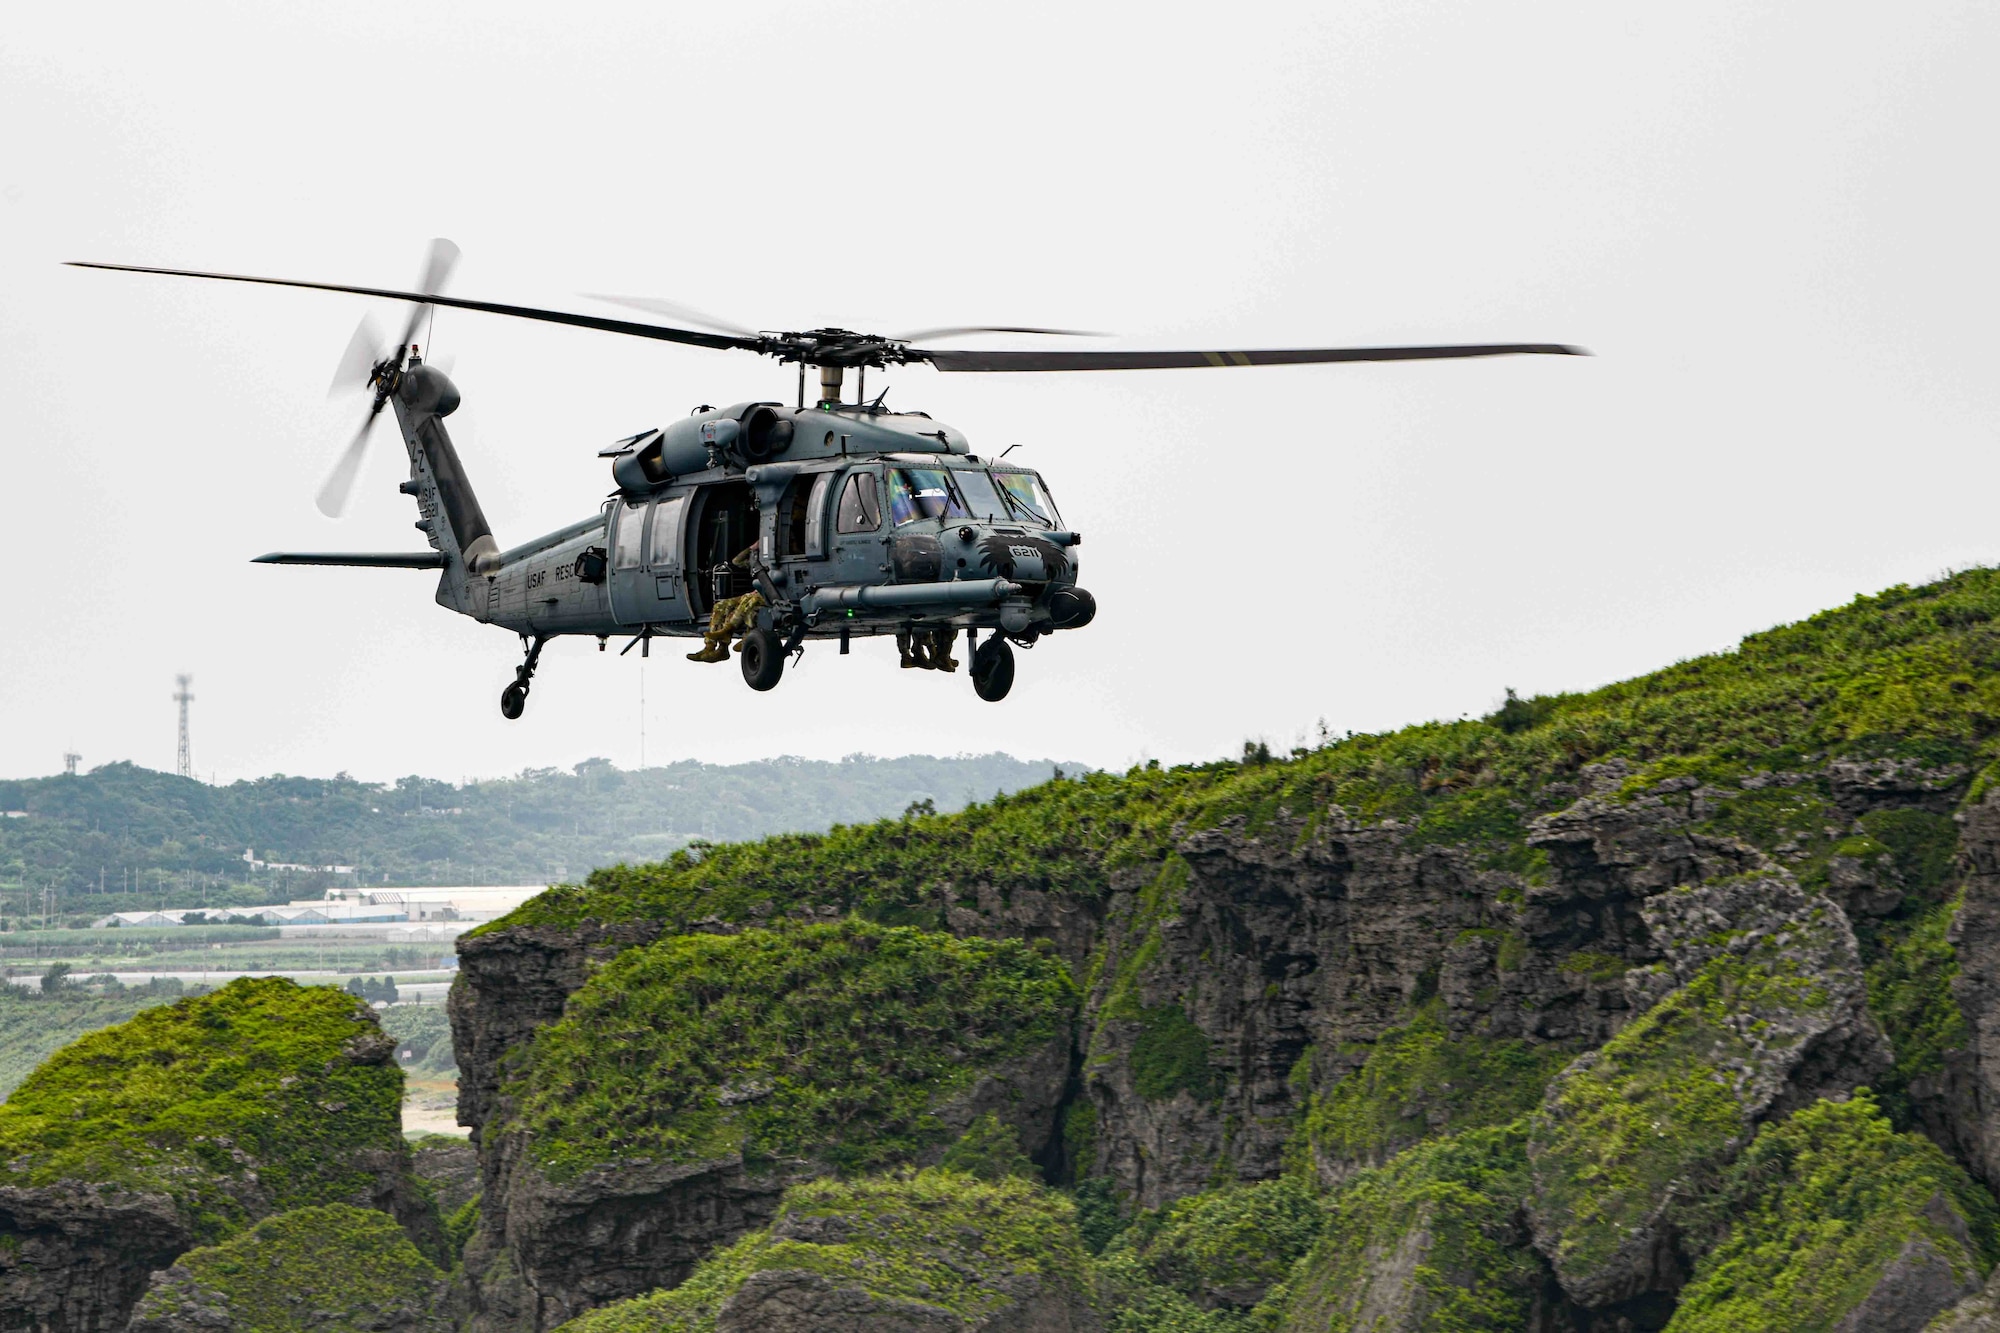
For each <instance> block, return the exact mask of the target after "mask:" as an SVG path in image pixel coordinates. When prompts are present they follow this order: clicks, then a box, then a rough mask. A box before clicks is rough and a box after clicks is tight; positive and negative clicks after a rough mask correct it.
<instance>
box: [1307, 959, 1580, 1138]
mask: <svg viewBox="0 0 2000 1333" xmlns="http://www.w3.org/2000/svg"><path fill="white" fill-rule="evenodd" d="M1574 1054H1575V1052H1574V1051H1573V1050H1571V1049H1570V1048H1568V1047H1565V1046H1559V1045H1552V1044H1550V1043H1546V1042H1542V1043H1535V1042H1528V1041H1521V1040H1518V1039H1512V1038H1494V1037H1476V1036H1464V1037H1453V1036H1452V1035H1451V1034H1450V1033H1449V1032H1447V1031H1446V1030H1445V1026H1444V1003H1443V1001H1441V1000H1436V999H1433V1000H1430V1001H1428V1002H1426V1003H1425V1004H1424V1005H1422V1006H1421V1007H1420V1008H1419V1009H1418V1010H1417V1013H1416V1016H1415V1017H1414V1018H1412V1019H1411V1020H1410V1022H1408V1023H1407V1024H1405V1025H1403V1026H1402V1027H1399V1028H1392V1029H1390V1030H1389V1031H1387V1032H1385V1033H1383V1034H1382V1036H1381V1037H1380V1038H1379V1039H1378V1040H1377V1041H1376V1042H1375V1043H1374V1045H1373V1047H1372V1048H1369V1050H1368V1054H1367V1058H1366V1060H1364V1061H1363V1063H1362V1065H1361V1068H1359V1069H1357V1070H1355V1071H1354V1072H1353V1073H1351V1074H1349V1075H1347V1076H1346V1077H1345V1078H1342V1079H1341V1080H1340V1081H1339V1082H1338V1083H1335V1084H1334V1085H1333V1086H1332V1087H1331V1088H1329V1089H1328V1090H1327V1091H1326V1092H1325V1093H1324V1094H1323V1095H1321V1096H1318V1097H1316V1098H1314V1100H1313V1103H1312V1109H1311V1110H1310V1111H1308V1112H1307V1114H1306V1120H1305V1133H1306V1138H1307V1142H1308V1143H1309V1144H1310V1145H1311V1147H1312V1152H1313V1157H1314V1159H1315V1160H1316V1161H1320V1162H1324V1163H1328V1164H1339V1165H1342V1166H1349V1165H1378V1164H1380V1163H1381V1162H1383V1161H1386V1160H1387V1159H1388V1158H1390V1157H1391V1156H1393V1155H1395V1154H1396V1153H1398V1152H1400V1151H1402V1150H1403V1149H1404V1148H1406V1147H1408V1146H1410V1145H1411V1144H1413V1143H1416V1142H1419V1141H1420V1140H1423V1139H1426V1138H1430V1137H1431V1136H1433V1135H1434V1134H1436V1133H1438V1132H1439V1130H1440V1129H1443V1128H1447V1127H1448V1128H1449V1129H1451V1130H1453V1131H1457V1130H1466V1129H1477V1128H1480V1127H1482V1126H1485V1125H1498V1124H1505V1123H1506V1122H1508V1121H1511V1120H1514V1119H1516V1118H1518V1117H1519V1116H1522V1115H1524V1114H1526V1113H1527V1112H1528V1111H1531V1110H1533V1109H1534V1108H1535V1106H1536V1105H1537V1104H1538V1103H1539V1102H1540V1101H1541V1100H1542V1090H1543V1089H1544V1088H1545V1087H1547V1086H1548V1082H1549V1080H1550V1079H1551V1078H1552V1077H1554V1076H1555V1073H1556V1071H1557V1070H1558V1069H1560V1068H1562V1067H1563V1065H1564V1064H1566V1063H1568V1061H1569V1060H1570V1058H1571V1056H1573V1055H1574Z"/></svg>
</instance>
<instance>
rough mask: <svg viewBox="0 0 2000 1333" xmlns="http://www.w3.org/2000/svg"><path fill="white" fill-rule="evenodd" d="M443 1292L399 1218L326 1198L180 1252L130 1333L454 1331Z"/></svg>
mask: <svg viewBox="0 0 2000 1333" xmlns="http://www.w3.org/2000/svg"><path fill="white" fill-rule="evenodd" d="M445 1295H446V1292H445V1281H444V1274H443V1273H441V1272H439V1271H438V1269H437V1268H436V1266H434V1265H433V1264H432V1263H431V1262H430V1261H429V1260H428V1259H426V1258H424V1256H423V1255H421V1254H419V1253H418V1252H417V1247H416V1246H414V1245H412V1244H411V1243H410V1238H409V1237H408V1236H406V1235H404V1234H403V1230H402V1228H400V1227H398V1226H397V1225H396V1222H395V1219H393V1218H391V1217H390V1216H389V1215H388V1214H386V1213H381V1212H376V1211H374V1210H373V1209H367V1208H354V1207H350V1206H348V1205H346V1204H330V1205H328V1206H326V1207H323V1208H299V1209H295V1210H293V1211H291V1212H288V1213H280V1214H278V1215H277V1216H276V1217H267V1218H265V1219H264V1220H263V1221H261V1222H259V1223H257V1225H255V1226H253V1227H251V1228H250V1229H249V1230H248V1231H245V1232H243V1233H241V1234H239V1235H237V1236H233V1237H231V1238H230V1239H229V1240H226V1241H224V1242H223V1243H222V1244H220V1245H210V1246H204V1247H203V1248H201V1249H198V1250H191V1251H189V1252H188V1253H186V1254H184V1255H182V1256H181V1258H180V1262H178V1263H176V1264H175V1265H174V1266H173V1267H172V1268H169V1269H167V1270H166V1271H164V1272H161V1273H156V1274H154V1275H153V1281H152V1285H151V1286H150V1287H149V1288H148V1289H147V1292H146V1294H145V1296H144V1297H143V1298H142V1299H141V1300H140V1302H139V1307H138V1309H137V1310H135V1311H134V1312H133V1315H132V1322H131V1324H130V1326H129V1329H128V1333H450V1329H451V1320H450V1319H449V1317H448V1316H447V1312H446V1305H445Z"/></svg>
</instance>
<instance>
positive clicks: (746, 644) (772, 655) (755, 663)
mask: <svg viewBox="0 0 2000 1333" xmlns="http://www.w3.org/2000/svg"><path fill="white" fill-rule="evenodd" d="M739 651H740V652H741V653H742V655H743V681H744V683H745V684H747V685H748V686H749V687H750V688H751V689H753V690H768V689H770V688H771V687H772V686H773V685H776V684H777V683H778V677H780V676H782V675H784V674H785V650H784V648H783V647H781V646H780V645H779V643H778V636H777V635H775V634H773V633H772V632H771V631H770V630H767V629H753V630H751V631H750V632H749V633H748V634H746V635H744V636H743V647H742V648H741V649H740V650H739Z"/></svg>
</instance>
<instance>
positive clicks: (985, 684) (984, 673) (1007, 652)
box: [972, 634, 1014, 704]
mask: <svg viewBox="0 0 2000 1333" xmlns="http://www.w3.org/2000/svg"><path fill="white" fill-rule="evenodd" d="M1013 688H1014V650H1013V648H1012V647H1011V646H1009V645H1008V643H1007V641H1006V640H1005V639H1003V638H1001V637H1000V636H999V635H998V634H996V635H994V636H993V637H992V638H990V639H988V640H987V641H986V642H985V643H982V644H980V645H979V647H977V648H975V649H974V650H973V653H972V690H973V693H975V694H977V695H978V696H979V697H980V698H982V699H984V700H985V701H986V702H987V703H990V704H997V703H999V702H1000V701H1001V700H1002V699H1004V698H1006V697H1007V691H1009V690H1011V689H1013Z"/></svg>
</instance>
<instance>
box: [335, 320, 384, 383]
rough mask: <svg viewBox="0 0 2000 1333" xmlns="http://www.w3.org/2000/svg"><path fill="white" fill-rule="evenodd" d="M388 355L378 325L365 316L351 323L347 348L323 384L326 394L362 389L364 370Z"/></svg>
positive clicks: (373, 366) (365, 371)
mask: <svg viewBox="0 0 2000 1333" xmlns="http://www.w3.org/2000/svg"><path fill="white" fill-rule="evenodd" d="M388 354H389V349H388V348H387V347H386V346H385V345H384V344H383V342H382V328H381V326H380V325H378V324H377V323H376V322H375V321H374V319H373V318H371V317H370V316H368V315H363V316H362V317H361V322H360V323H359V324H356V325H355V326H354V336H353V337H352V338H349V339H348V340H347V350H346V351H344V352H342V353H341V354H340V364H339V365H338V366H336V367H335V368H334V371H333V383H332V384H330V385H328V386H327V390H326V393H327V397H329V398H331V397H332V396H333V395H335V394H337V393H340V392H342V391H343V390H347V391H352V390H358V389H366V388H367V387H368V372H369V371H371V370H373V369H375V363H376V362H377V361H380V360H381V359H382V358H383V357H385V356H387V355H388Z"/></svg>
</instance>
